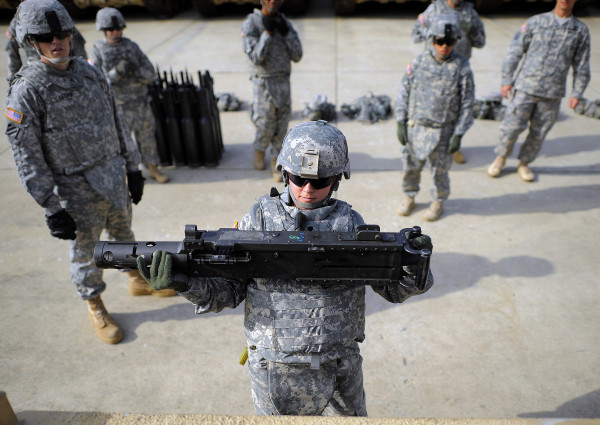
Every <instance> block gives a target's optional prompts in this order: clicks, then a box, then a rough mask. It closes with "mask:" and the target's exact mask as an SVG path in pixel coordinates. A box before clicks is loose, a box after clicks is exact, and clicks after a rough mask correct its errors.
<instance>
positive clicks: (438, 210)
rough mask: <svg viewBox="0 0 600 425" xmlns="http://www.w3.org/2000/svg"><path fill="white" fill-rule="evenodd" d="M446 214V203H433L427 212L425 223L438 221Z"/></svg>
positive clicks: (424, 218)
mask: <svg viewBox="0 0 600 425" xmlns="http://www.w3.org/2000/svg"><path fill="white" fill-rule="evenodd" d="M443 212H444V201H433V202H432V203H431V205H429V208H427V211H425V215H424V216H423V220H425V221H436V220H437V219H438V218H440V216H441V215H442V213H443Z"/></svg>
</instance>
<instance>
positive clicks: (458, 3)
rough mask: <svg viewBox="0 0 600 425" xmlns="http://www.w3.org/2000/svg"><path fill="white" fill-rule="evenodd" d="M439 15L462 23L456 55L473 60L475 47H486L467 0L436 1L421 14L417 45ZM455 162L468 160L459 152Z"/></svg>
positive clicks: (415, 38) (415, 35)
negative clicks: (453, 18)
mask: <svg viewBox="0 0 600 425" xmlns="http://www.w3.org/2000/svg"><path fill="white" fill-rule="evenodd" d="M438 15H453V16H455V17H456V19H457V20H458V22H459V23H460V29H461V37H460V38H459V39H458V41H457V42H456V44H455V45H454V49H453V50H454V53H458V54H459V55H462V56H464V57H465V58H467V59H471V53H472V50H473V47H476V48H478V49H480V48H482V47H483V46H485V27H484V25H483V21H482V20H481V18H480V17H479V14H478V13H477V11H476V10H475V7H473V3H471V2H468V1H465V0H434V1H433V2H432V3H431V4H430V5H429V6H428V7H427V9H425V11H424V12H423V13H421V14H419V16H418V18H417V22H415V25H414V27H413V30H412V39H413V41H414V42H415V43H420V42H422V41H426V40H427V39H428V37H429V28H430V27H431V25H432V23H433V22H434V20H435V17H436V16H438ZM454 162H456V163H459V164H463V163H465V162H466V158H465V156H464V155H463V153H462V152H461V151H460V150H458V151H456V152H454Z"/></svg>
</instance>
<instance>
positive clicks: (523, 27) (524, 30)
mask: <svg viewBox="0 0 600 425" xmlns="http://www.w3.org/2000/svg"><path fill="white" fill-rule="evenodd" d="M521 32H522V33H523V34H525V33H526V32H527V22H525V23H524V24H523V25H521Z"/></svg>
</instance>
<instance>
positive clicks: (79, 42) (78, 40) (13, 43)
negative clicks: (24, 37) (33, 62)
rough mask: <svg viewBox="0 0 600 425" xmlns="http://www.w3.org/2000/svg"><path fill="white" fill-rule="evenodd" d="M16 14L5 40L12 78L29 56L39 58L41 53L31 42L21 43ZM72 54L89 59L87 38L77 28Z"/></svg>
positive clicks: (9, 75)
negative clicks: (18, 38) (18, 39)
mask: <svg viewBox="0 0 600 425" xmlns="http://www.w3.org/2000/svg"><path fill="white" fill-rule="evenodd" d="M16 25H17V20H16V16H15V17H14V18H12V20H11V21H10V24H9V25H8V29H7V30H6V40H4V50H6V54H7V62H8V77H7V79H8V80H10V79H11V78H12V76H13V75H15V74H16V73H17V72H18V71H19V69H21V66H23V63H27V59H28V58H32V59H39V57H40V55H39V54H38V52H36V51H35V49H34V48H33V47H31V45H29V43H27V42H25V43H23V44H20V43H19V42H18V41H17V37H16ZM71 56H78V57H81V58H83V59H87V52H86V51H85V39H84V38H83V36H82V35H81V33H80V32H79V31H77V30H75V32H74V34H73V35H72V37H71Z"/></svg>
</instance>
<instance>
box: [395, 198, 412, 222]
mask: <svg viewBox="0 0 600 425" xmlns="http://www.w3.org/2000/svg"><path fill="white" fill-rule="evenodd" d="M414 208H415V197H414V196H406V197H405V198H404V200H403V201H402V203H401V204H400V208H398V215H402V216H405V217H406V216H407V215H410V213H411V212H412V210H413V209H414Z"/></svg>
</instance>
